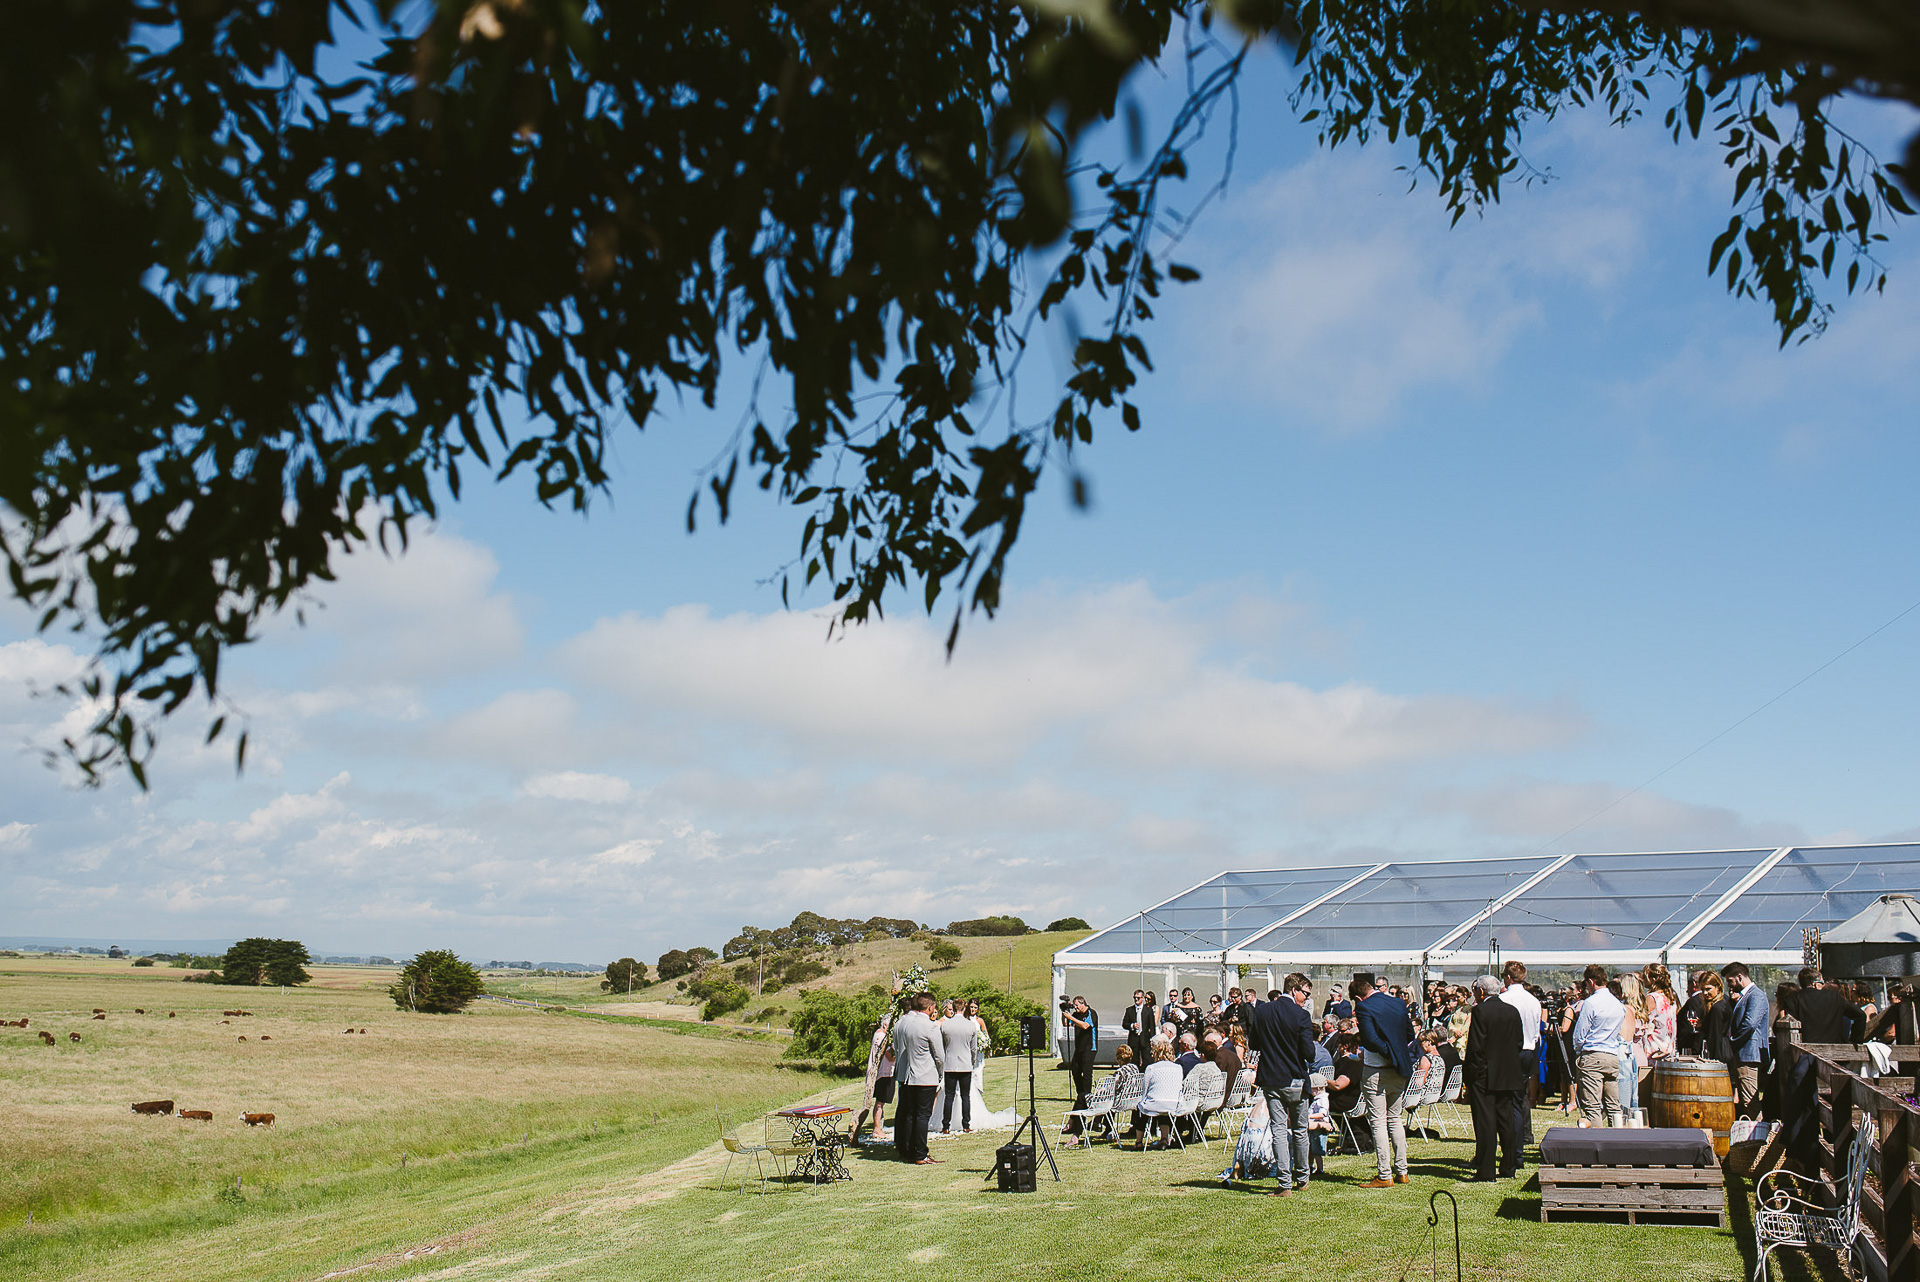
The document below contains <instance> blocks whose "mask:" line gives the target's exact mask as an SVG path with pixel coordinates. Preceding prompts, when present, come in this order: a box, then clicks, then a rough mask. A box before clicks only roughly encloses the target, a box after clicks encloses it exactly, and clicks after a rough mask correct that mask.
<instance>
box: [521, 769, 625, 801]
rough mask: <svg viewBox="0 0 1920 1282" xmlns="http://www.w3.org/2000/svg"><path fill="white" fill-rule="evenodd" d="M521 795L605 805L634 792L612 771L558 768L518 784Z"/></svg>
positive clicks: (622, 799)
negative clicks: (604, 772) (600, 771)
mask: <svg viewBox="0 0 1920 1282" xmlns="http://www.w3.org/2000/svg"><path fill="white" fill-rule="evenodd" d="M520 795H521V796H523V797H548V798H551V799H553V800H555V801H584V802H589V803H595V804H600V805H608V804H611V803H613V802H616V801H625V800H626V799H627V798H628V797H631V796H632V795H633V785H632V784H630V783H628V782H627V781H626V780H625V779H616V778H614V777H613V776H612V775H596V774H588V773H585V772H583V771H579V770H561V771H556V772H554V773H552V774H543V775H535V776H534V777H533V778H531V779H529V780H527V781H526V782H525V783H523V784H521V785H520Z"/></svg>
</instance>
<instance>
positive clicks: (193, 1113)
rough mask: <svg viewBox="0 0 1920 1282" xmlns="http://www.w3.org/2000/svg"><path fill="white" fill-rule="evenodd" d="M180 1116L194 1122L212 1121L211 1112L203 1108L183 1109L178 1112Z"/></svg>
mask: <svg viewBox="0 0 1920 1282" xmlns="http://www.w3.org/2000/svg"><path fill="white" fill-rule="evenodd" d="M180 1116H182V1117H185V1118H190V1119H191V1120H193V1121H196V1122H211V1121H212V1120H213V1111H212V1110H211V1109H205V1108H183V1109H181V1110H180Z"/></svg>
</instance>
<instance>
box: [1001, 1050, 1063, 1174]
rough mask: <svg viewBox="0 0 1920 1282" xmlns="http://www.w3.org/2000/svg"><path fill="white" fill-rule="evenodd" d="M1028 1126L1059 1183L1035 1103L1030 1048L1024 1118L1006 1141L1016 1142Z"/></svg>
mask: <svg viewBox="0 0 1920 1282" xmlns="http://www.w3.org/2000/svg"><path fill="white" fill-rule="evenodd" d="M1016 1089H1017V1088H1016ZM1028 1127H1032V1128H1033V1146H1034V1147H1035V1148H1037V1149H1039V1150H1040V1152H1041V1154H1042V1155H1044V1156H1045V1157H1046V1159H1047V1169H1048V1170H1049V1171H1052V1172H1053V1182H1054V1183H1055V1184H1058V1183H1060V1168H1059V1167H1058V1166H1056V1165H1055V1164H1054V1161H1053V1148H1052V1146H1051V1145H1049V1144H1048V1143H1047V1131H1046V1128H1045V1127H1044V1126H1042V1125H1040V1111H1039V1108H1038V1106H1037V1105H1036V1103H1035V1096H1034V1083H1033V1051H1032V1049H1031V1048H1029V1049H1028V1051H1027V1116H1026V1119H1025V1120H1024V1121H1022V1122H1021V1123H1020V1127H1019V1129H1018V1130H1016V1131H1014V1133H1013V1138H1012V1139H1010V1140H1008V1141H1007V1143H1009V1144H1018V1143H1019V1142H1020V1137H1021V1136H1022V1135H1024V1134H1025V1133H1026V1131H1027V1128H1028Z"/></svg>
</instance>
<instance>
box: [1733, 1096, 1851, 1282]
mask: <svg viewBox="0 0 1920 1282" xmlns="http://www.w3.org/2000/svg"><path fill="white" fill-rule="evenodd" d="M1873 1137H1874V1129H1873V1119H1872V1118H1865V1117H1863V1118H1861V1119H1860V1125H1859V1126H1858V1127H1857V1128H1855V1130H1854V1132H1853V1145H1852V1147H1850V1148H1849V1149H1848V1150H1847V1169H1846V1171H1845V1173H1844V1174H1843V1175H1842V1176H1841V1180H1840V1183H1839V1185H1838V1186H1835V1185H1832V1184H1829V1183H1828V1182H1827V1181H1826V1180H1821V1179H1816V1178H1814V1177H1812V1176H1808V1175H1796V1174H1794V1173H1793V1172H1792V1171H1787V1170H1775V1171H1768V1172H1767V1173H1766V1174H1765V1175H1763V1176H1761V1177H1760V1179H1759V1182H1758V1183H1756V1184H1755V1185H1754V1189H1753V1197H1754V1201H1755V1203H1756V1204H1757V1205H1756V1208H1755V1210H1754V1213H1753V1236H1754V1242H1755V1245H1757V1246H1758V1247H1759V1248H1760V1258H1759V1259H1758V1260H1757V1261H1755V1263H1754V1266H1753V1277H1754V1282H1766V1278H1767V1256H1768V1255H1769V1254H1770V1253H1772V1252H1773V1251H1774V1250H1775V1249H1776V1248H1779V1247H1783V1246H1797V1247H1810V1246H1824V1247H1829V1248H1831V1249H1833V1250H1835V1251H1842V1252H1845V1253H1847V1255H1849V1256H1852V1254H1853V1244H1854V1241H1855V1239H1857V1238H1858V1237H1859V1236H1860V1234H1861V1232H1862V1230H1863V1229H1864V1227H1865V1226H1864V1225H1863V1224H1862V1223H1861V1221H1860V1190H1861V1186H1862V1185H1864V1184H1865V1183H1866V1180H1867V1162H1868V1160H1869V1159H1870V1158H1871V1157H1872V1153H1873ZM1775 1179H1781V1180H1797V1181H1798V1182H1799V1183H1800V1184H1803V1185H1811V1186H1813V1187H1814V1188H1826V1189H1828V1190H1829V1191H1830V1192H1831V1193H1832V1194H1833V1195H1834V1197H1835V1198H1836V1199H1837V1200H1838V1203H1839V1204H1838V1205H1837V1206H1833V1207H1825V1206H1821V1205H1819V1204H1818V1203H1815V1202H1811V1201H1808V1200H1807V1199H1806V1198H1804V1197H1798V1196H1795V1195H1794V1194H1792V1193H1789V1192H1788V1191H1787V1190H1786V1189H1784V1188H1775V1189H1773V1190H1772V1191H1771V1192H1769V1191H1768V1190H1767V1181H1768V1180H1775Z"/></svg>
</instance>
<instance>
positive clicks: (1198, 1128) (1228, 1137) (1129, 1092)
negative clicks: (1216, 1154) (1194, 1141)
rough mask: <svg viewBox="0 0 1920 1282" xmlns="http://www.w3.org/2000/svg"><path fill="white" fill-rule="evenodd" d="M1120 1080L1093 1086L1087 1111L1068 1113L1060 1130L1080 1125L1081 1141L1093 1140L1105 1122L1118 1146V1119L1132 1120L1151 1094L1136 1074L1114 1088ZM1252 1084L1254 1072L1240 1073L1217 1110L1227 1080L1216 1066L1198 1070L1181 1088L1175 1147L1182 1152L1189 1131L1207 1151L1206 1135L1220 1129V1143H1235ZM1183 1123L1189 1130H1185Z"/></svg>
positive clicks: (1114, 1075) (1076, 1149) (1113, 1078)
mask: <svg viewBox="0 0 1920 1282" xmlns="http://www.w3.org/2000/svg"><path fill="white" fill-rule="evenodd" d="M1118 1077H1119V1074H1117V1073H1109V1074H1107V1076H1106V1077H1104V1078H1102V1079H1101V1080H1100V1081H1099V1083H1097V1084H1096V1085H1095V1086H1094V1088H1093V1091H1092V1093H1091V1094H1089V1095H1088V1096H1087V1102H1086V1104H1085V1106H1084V1107H1081V1108H1075V1109H1069V1110H1067V1113H1066V1115H1065V1116H1064V1117H1063V1118H1062V1119H1061V1122H1060V1127H1061V1129H1062V1130H1063V1131H1064V1130H1065V1129H1066V1127H1067V1125H1068V1124H1069V1122H1071V1121H1073V1120H1074V1119H1078V1120H1079V1123H1080V1133H1081V1135H1082V1136H1084V1137H1090V1136H1091V1135H1092V1133H1093V1124H1094V1122H1096V1121H1101V1120H1104V1121H1105V1123H1106V1125H1107V1129H1108V1132H1109V1134H1111V1135H1112V1136H1113V1137H1114V1138H1115V1139H1116V1140H1117V1139H1118V1138H1119V1135H1120V1126H1121V1122H1120V1119H1121V1118H1125V1117H1131V1116H1132V1115H1133V1113H1134V1111H1135V1110H1136V1109H1138V1108H1139V1107H1140V1102H1141V1101H1142V1100H1143V1099H1145V1098H1146V1093H1147V1085H1146V1079H1145V1078H1144V1077H1143V1076H1141V1075H1139V1074H1133V1075H1131V1076H1129V1077H1128V1079H1127V1083H1126V1085H1125V1086H1120V1087H1116V1080H1117V1078H1118ZM1253 1078H1254V1070H1253V1069H1250V1068H1244V1069H1241V1070H1240V1073H1239V1074H1238V1076H1237V1077H1235V1079H1234V1082H1233V1087H1232V1089H1231V1090H1228V1091H1226V1103H1225V1104H1224V1105H1223V1106H1220V1107H1214V1105H1215V1104H1216V1103H1217V1102H1218V1101H1219V1099H1220V1097H1221V1093H1222V1090H1223V1088H1225V1087H1226V1084H1227V1075H1226V1074H1225V1073H1224V1072H1222V1071H1221V1070H1220V1069H1219V1068H1218V1067H1217V1066H1215V1065H1213V1064H1200V1065H1197V1066H1195V1068H1194V1069H1193V1071H1192V1072H1190V1073H1188V1074H1187V1075H1186V1078H1185V1079H1184V1080H1183V1081H1182V1082H1181V1083H1180V1101H1179V1104H1178V1105H1177V1106H1176V1108H1175V1111H1174V1112H1173V1113H1171V1114H1170V1115H1169V1116H1170V1117H1171V1118H1172V1121H1173V1137H1174V1142H1175V1143H1176V1144H1177V1145H1179V1147H1180V1148H1181V1149H1183V1150H1184V1149H1185V1148H1186V1146H1187V1145H1186V1138H1185V1136H1184V1135H1183V1134H1182V1132H1183V1130H1185V1129H1187V1128H1191V1130H1192V1132H1193V1134H1194V1135H1195V1136H1196V1137H1198V1139H1199V1140H1200V1143H1201V1145H1202V1147H1205V1146H1206V1145H1207V1131H1208V1130H1209V1129H1211V1128H1213V1127H1214V1126H1216V1125H1217V1126H1218V1127H1219V1128H1220V1134H1221V1138H1222V1139H1223V1140H1225V1141H1228V1142H1231V1141H1232V1140H1233V1139H1234V1138H1235V1137H1236V1136H1237V1135H1238V1133H1239V1129H1240V1126H1241V1125H1242V1124H1244V1123H1245V1121H1246V1117H1247V1113H1248V1111H1249V1109H1250V1102H1249V1101H1250V1099H1251V1096H1252V1093H1253ZM1208 1110H1211V1111H1210V1112H1209V1111H1208ZM1203 1112H1206V1113H1207V1117H1206V1119H1205V1123H1204V1125H1203V1124H1202V1122H1201V1118H1200V1115H1201V1114H1202V1113H1203ZM1182 1123H1185V1124H1186V1125H1185V1126H1183V1125H1182ZM1086 1150H1087V1145H1086V1144H1084V1143H1083V1144H1080V1145H1077V1146H1073V1147H1069V1148H1067V1149H1066V1150H1065V1151H1066V1152H1069V1153H1073V1152H1085V1151H1086Z"/></svg>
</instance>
